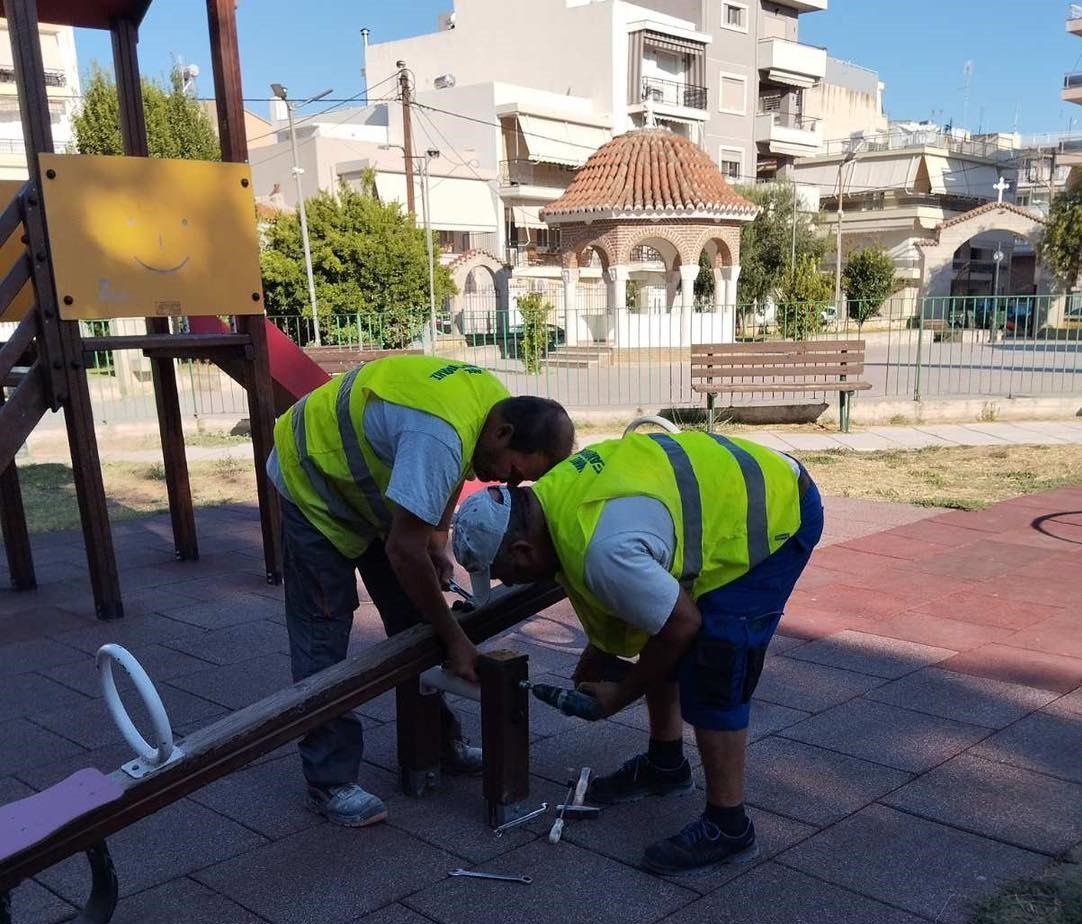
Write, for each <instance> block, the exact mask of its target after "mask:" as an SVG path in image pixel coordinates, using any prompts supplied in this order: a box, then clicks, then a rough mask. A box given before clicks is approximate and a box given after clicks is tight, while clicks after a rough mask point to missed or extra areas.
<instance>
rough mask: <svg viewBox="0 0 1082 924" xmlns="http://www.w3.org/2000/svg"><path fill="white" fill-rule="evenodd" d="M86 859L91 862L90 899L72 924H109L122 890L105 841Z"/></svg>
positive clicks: (92, 848)
mask: <svg viewBox="0 0 1082 924" xmlns="http://www.w3.org/2000/svg"><path fill="white" fill-rule="evenodd" d="M86 858H87V859H88V860H89V861H90V875H91V884H90V898H88V899H87V900H86V905H85V906H84V907H83V910H82V912H81V913H80V914H79V916H78V917H77V918H76V919H75V920H74V921H73V922H72V924H109V921H111V920H112V919H113V912H114V911H116V902H117V897H118V894H119V891H120V888H119V883H118V882H117V878H116V867H114V866H113V858H112V857H111V856H109V847H108V845H107V844H106V843H105V841H102V842H101V843H100V844H96V845H95V846H93V847H91V848H90V849H89V850H88V851H87V852H86Z"/></svg>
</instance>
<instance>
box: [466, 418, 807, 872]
mask: <svg viewBox="0 0 1082 924" xmlns="http://www.w3.org/2000/svg"><path fill="white" fill-rule="evenodd" d="M822 530H823V506H822V501H821V499H820V496H819V492H818V490H817V489H816V487H815V485H814V483H813V482H812V480H811V478H810V477H809V476H808V474H807V472H806V471H805V470H804V468H803V467H802V466H801V465H800V463H799V462H797V461H796V460H794V459H792V458H790V457H789V456H786V455H783V454H781V453H777V452H774V451H773V450H770V449H766V448H765V447H762V446H759V445H757V444H755V443H752V442H749V441H745V440H740V439H727V438H725V437H723V436H717V435H713V434H706V433H680V434H677V435H667V434H651V435H644V434H633V435H630V436H626V437H625V438H624V439H622V440H611V441H608V442H602V443H597V444H594V445H592V446H590V447H588V448H587V449H584V450H582V451H581V452H579V453H577V454H575V455H573V456H571V458H569V459H567V460H566V461H565V462H563V463H561V464H560V465H558V466H556V467H555V468H554V469H553V470H552V471H551V472H549V473H548V474H547V475H545V476H544V477H543V478H541V479H540V480H539V481H538V482H537V483H536V484H534V485H533V486H532V487H531V488H511V489H508V488H506V487H501V488H498V489H497V488H489V489H486V490H485V491H482V492H480V493H478V494H476V495H474V496H473V497H471V498H469V499H468V500H467V501H466V502H464V503H463V505H462V506H461V508H460V509H459V512H458V513H457V514H456V517H455V519H454V521H453V525H452V545H453V549H454V553H455V557H456V558H457V559H458V561H459V562H460V563H461V564H462V565H463V567H465V568H466V570H467V571H470V572H471V574H472V575H473V580H474V582H475V585H476V586H478V587H479V588H480V587H484V586H485V585H486V584H487V583H488V581H489V580H490V578H496V579H498V580H501V581H503V582H504V583H507V584H522V583H529V582H532V581H537V580H541V579H544V578H553V577H555V579H556V580H558V581H559V582H560V583H561V584H562V585H563V587H564V588H565V589H566V590H567V595H568V597H569V599H570V600H571V603H572V604H573V606H574V608H575V612H576V614H577V615H578V617H579V620H580V621H581V622H582V625H583V628H584V629H585V632H586V637H587V641H588V643H589V644H588V645H587V647H586V649H585V651H584V652H583V656H582V658H581V659H580V661H579V666H578V668H577V670H576V672H575V678H574V679H575V682H576V683H577V685H578V688H579V690H581V691H582V692H585V693H588V694H590V695H591V696H593V697H594V698H595V699H596V700H597V702H598V704H599V706H600V710H599V712H600V714H601V715H603V716H609V715H612V714H614V713H616V712H619V711H620V710H621V709H623V708H625V707H626V706H628V705H629V704H630V703H632V702H634V701H635V700H637V699H638V698H639V697H641V696H644V695H645V697H646V703H647V707H648V710H649V714H650V742H649V748H648V750H647V752H646V753H645V754H639V755H638V756H636V757H633V758H632V759H630V760H629V761H627V762H626V763H625V764H624V765H623V766H622V767H621V768H620V769H618V770H616V771H615V772H614V773H611V774H609V775H608V776H602V777H599V778H598V779H596V780H595V781H594V783H593V785H592V786H591V789H590V798H591V800H592V801H594V802H597V803H602V804H605V803H616V802H630V801H635V800H638V799H641V798H643V797H645V796H651V795H653V796H668V795H682V794H687V793H690V792H691V791H692V790H693V788H694V787H693V784H692V780H691V768H690V766H689V764H688V761H687V759H686V758H685V757H684V753H683V722H684V721H686V722H687V723H689V724H690V725H692V726H693V727H694V729H695V735H696V740H697V742H698V745H699V751H700V753H701V756H702V762H703V769H704V771H705V775H706V787H707V805H706V809H705V811H704V812H703V814H702V815H701V816H700V817H699V818H697V819H695V821H693V822H692V823H691V824H689V825H687V826H686V827H685V828H684V829H683V830H682V831H680V832H679V833H678V834H676V835H674V836H672V837H668V838H665V839H664V840H660V841H658V842H656V843H654V844H651V845H650V846H649V847H647V849H646V852H645V855H644V863H645V865H646V867H647V868H648V869H650V870H652V871H654V872H656V873H660V874H674V873H680V872H685V871H688V870H693V869H699V868H702V867H706V866H711V865H713V864H715V863H721V862H728V861H737V862H739V861H741V860H743V859H746V858H750V857H752V856H754V855H755V853H756V847H755V826H754V825H753V824H752V821H751V819H750V818H749V817H748V816H747V814H746V812H745V810H744V763H745V752H746V744H747V726H748V718H749V702H750V700H751V696H752V693H753V692H754V690H755V686H756V684H757V683H758V680H759V675H760V672H761V671H762V668H763V659H764V656H765V654H766V649H767V645H768V644H769V642H770V639H771V637H772V636H773V634H774V630H775V629H776V628H777V625H778V622H779V620H780V619H781V615H782V611H783V609H784V608H785V604H786V602H787V601H788V599H789V596H790V594H791V593H792V591H793V587H794V585H795V584H796V581H797V578H799V576H800V574H801V572H802V571H803V569H804V567H805V565H806V564H807V563H808V560H809V558H810V556H811V552H812V549H813V548H814V546H815V545H816V543H817V542H818V541H819V539H820V537H821V535H822ZM636 656H637V658H638V660H637V661H636V662H634V663H631V662H629V661H627V660H625V659H628V658H633V657H636Z"/></svg>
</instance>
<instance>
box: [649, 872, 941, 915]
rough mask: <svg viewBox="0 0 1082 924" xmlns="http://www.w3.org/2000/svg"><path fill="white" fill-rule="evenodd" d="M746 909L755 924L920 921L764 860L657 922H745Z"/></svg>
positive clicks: (854, 893) (846, 890)
mask: <svg viewBox="0 0 1082 924" xmlns="http://www.w3.org/2000/svg"><path fill="white" fill-rule="evenodd" d="M748 909H755V910H754V920H755V924H819V922H824V924H825V922H828V921H830V922H838V924H842V922H853V924H856V922H871V921H874V922H876V924H919V922H921V921H922V919H921V918H917V917H914V916H913V915H911V914H907V913H906V912H904V911H899V910H898V909H897V908H891V907H889V906H888V905H884V904H882V903H880V902H877V901H874V900H873V899H870V898H866V897H864V896H863V895H858V894H857V893H856V892H851V891H849V890H848V889H843V888H839V887H838V886H836V885H833V884H831V883H829V882H823V880H821V879H816V878H813V877H812V876H806V875H804V873H801V872H799V871H797V870H795V869H789V868H788V867H785V866H781V865H779V864H778V863H766V864H763V865H762V866H759V867H758V868H756V869H753V870H752V871H751V872H750V873H748V874H747V875H746V876H741V877H740V878H739V879H737V880H736V881H735V882H730V883H727V884H725V885H723V886H722V887H721V888H719V889H718V890H717V891H716V892H714V893H713V894H711V895H709V896H707V897H706V898H701V899H699V901H697V902H694V903H692V904H690V905H688V906H687V907H685V908H682V909H681V910H680V911H677V912H676V914H673V915H670V916H669V917H667V918H665V919H664V920H662V921H659V922H658V924H747V922H748V920H749V918H748Z"/></svg>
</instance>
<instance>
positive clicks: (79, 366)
mask: <svg viewBox="0 0 1082 924" xmlns="http://www.w3.org/2000/svg"><path fill="white" fill-rule="evenodd" d="M71 368H72V369H82V368H83V364H82V363H81V362H79V360H77V359H73V360H72V361H71Z"/></svg>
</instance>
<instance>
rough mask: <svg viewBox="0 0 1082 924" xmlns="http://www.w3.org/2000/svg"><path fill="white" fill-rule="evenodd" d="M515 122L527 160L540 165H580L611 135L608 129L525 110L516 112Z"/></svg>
mask: <svg viewBox="0 0 1082 924" xmlns="http://www.w3.org/2000/svg"><path fill="white" fill-rule="evenodd" d="M518 124H519V129H520V130H521V131H522V137H523V139H524V140H525V142H526V149H527V151H528V152H529V159H530V160H532V161H534V162H535V163H542V164H561V165H562V166H565V167H581V166H582V165H583V164H584V163H586V159H587V158H588V157H589V156H590V155H591V154H593V153H594V151H596V150H597V149H598V148H599V147H601V145H603V144H605V143H606V142H608V141H609V139H610V138H611V137H612V136H611V135H610V133H609V130H608V129H607V128H597V127H596V126H593V125H578V124H576V123H574V122H565V121H562V120H560V119H549V118H545V117H544V116H536V115H526V114H524V113H519V115H518Z"/></svg>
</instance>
